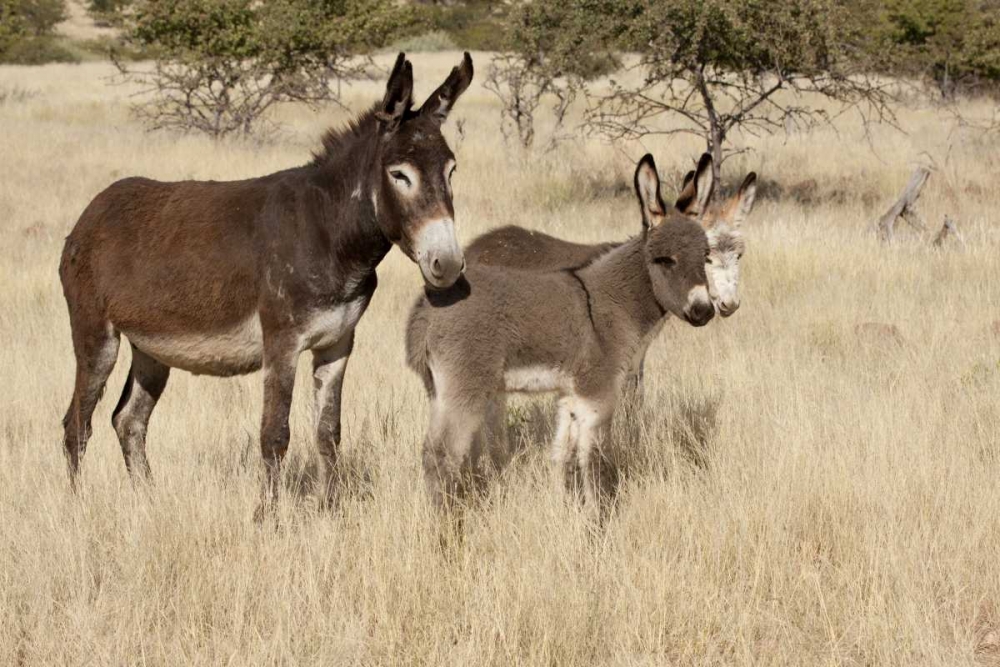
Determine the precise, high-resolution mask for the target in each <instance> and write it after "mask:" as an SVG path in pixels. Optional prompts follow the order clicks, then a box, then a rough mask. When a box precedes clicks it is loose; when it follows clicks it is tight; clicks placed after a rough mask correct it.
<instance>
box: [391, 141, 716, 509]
mask: <svg viewBox="0 0 1000 667" xmlns="http://www.w3.org/2000/svg"><path fill="white" fill-rule="evenodd" d="M635 190H636V193H637V195H638V197H639V204H640V208H641V210H642V225H643V231H642V233H641V234H639V235H638V236H636V237H634V238H632V239H630V240H628V241H626V242H625V243H622V244H621V245H619V246H617V247H615V248H613V249H611V250H609V251H608V252H607V253H605V254H603V255H601V256H599V257H597V258H595V259H593V260H592V261H591V262H590V263H588V264H586V265H584V266H581V267H575V268H568V269H565V270H561V271H559V270H557V271H550V272H544V271H524V270H519V269H513V268H508V267H492V266H471V265H470V267H469V269H468V271H467V272H466V276H465V278H464V279H462V280H459V281H458V282H457V283H456V284H455V285H454V286H453V287H451V288H449V289H447V290H443V291H433V290H426V291H425V295H424V296H423V297H421V298H420V299H419V300H418V302H417V304H416V305H415V306H414V308H413V311H412V312H411V314H410V320H409V324H408V328H407V335H406V347H407V361H408V364H409V365H410V367H411V368H412V369H413V370H415V371H416V372H417V373H418V374H419V375H420V376H421V378H422V379H423V381H424V384H425V387H426V389H427V392H428V395H429V398H430V400H431V418H430V426H429V427H428V431H427V437H426V440H425V442H424V472H425V476H426V479H427V483H428V488H429V490H430V492H431V495H432V497H433V499H434V500H435V502H436V503H437V504H438V505H443V504H447V501H448V499H449V498H451V497H453V496H454V495H456V494H457V495H461V494H462V493H463V492H464V490H465V483H466V480H465V477H466V476H467V475H468V474H469V473H470V472H472V471H473V470H474V469H475V467H476V459H477V458H478V457H479V455H480V453H481V451H480V450H481V448H482V446H483V445H484V443H483V442H482V440H483V438H484V428H485V427H486V426H488V425H489V424H488V421H489V420H488V415H489V414H490V413H495V412H496V411H497V407H498V406H500V407H502V401H503V396H504V394H505V393H508V392H547V391H555V392H558V393H559V394H561V398H560V401H559V423H558V428H557V434H556V438H555V442H554V443H553V450H554V451H553V456H554V458H555V460H556V462H557V463H558V464H559V465H560V466H561V467H562V469H563V471H564V473H565V474H566V475H567V480H568V481H571V480H573V479H581V478H582V481H583V485H584V491H585V494H586V497H587V498H588V500H589V501H591V502H593V503H594V506H595V507H600V505H601V503H600V502H599V497H600V491H601V489H600V484H599V483H598V481H597V473H598V472H599V471H598V466H599V460H600V451H599V450H600V447H601V443H602V441H603V440H604V439H605V437H606V436H607V432H608V427H609V425H610V421H611V417H612V414H613V412H614V410H615V407H616V404H617V402H618V399H619V397H620V394H621V392H622V390H623V384H624V382H625V378H626V375H627V374H628V370H629V368H631V367H632V364H633V360H634V359H635V358H636V356H637V355H638V354H641V352H642V350H643V349H644V348H645V346H646V345H648V342H649V339H650V333H651V332H652V331H654V330H655V329H656V328H658V327H659V326H660V323H661V322H662V321H663V319H664V318H665V317H666V316H667V315H669V314H673V315H676V316H678V317H681V318H683V319H684V320H685V321H687V322H689V323H690V324H693V325H695V326H702V325H704V324H706V323H708V321H709V320H711V319H712V316H713V315H714V314H715V309H714V308H713V306H712V302H711V299H710V297H709V293H708V279H707V278H706V274H705V262H706V258H707V256H708V241H707V239H706V237H705V232H704V230H702V228H701V227H700V226H698V224H697V223H695V222H693V221H691V220H689V219H687V218H686V217H684V216H681V215H677V214H674V215H670V214H668V209H667V208H666V206H665V205H664V203H663V200H662V199H661V197H660V181H659V177H658V176H657V174H656V166H655V164H654V162H653V158H652V156H650V155H646V156H645V157H644V158H643V159H642V160H641V161H640V162H639V165H638V167H637V169H636V172H635Z"/></svg>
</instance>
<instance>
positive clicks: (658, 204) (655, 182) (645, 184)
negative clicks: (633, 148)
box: [634, 153, 666, 229]
mask: <svg viewBox="0 0 1000 667" xmlns="http://www.w3.org/2000/svg"><path fill="white" fill-rule="evenodd" d="M634 185H635V194H636V196H637V197H638V198H639V209H640V210H641V211H642V226H643V228H644V229H648V228H650V227H652V226H653V225H654V224H656V222H657V221H658V220H660V219H662V218H663V216H665V215H666V207H665V206H664V205H663V199H662V197H661V196H660V175H659V174H658V173H657V171H656V161H655V160H653V156H652V155H651V154H649V153H646V154H645V155H643V156H642V159H641V160H639V164H638V165H636V168H635V179H634Z"/></svg>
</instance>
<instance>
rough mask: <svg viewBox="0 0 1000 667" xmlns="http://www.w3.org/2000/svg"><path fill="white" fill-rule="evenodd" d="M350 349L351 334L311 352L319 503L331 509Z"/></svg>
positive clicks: (352, 338)
mask: <svg viewBox="0 0 1000 667" xmlns="http://www.w3.org/2000/svg"><path fill="white" fill-rule="evenodd" d="M353 349H354V331H353V330H352V331H351V332H350V333H348V334H347V335H346V336H344V338H343V339H342V340H340V341H339V342H338V343H336V344H335V345H333V346H331V347H329V348H327V349H325V350H316V351H314V352H313V386H314V387H315V389H316V448H317V450H319V486H318V490H319V492H320V494H321V495H320V502H322V503H325V504H326V505H327V506H332V505H333V501H334V494H335V491H336V489H335V487H336V483H335V480H334V468H335V467H336V465H337V454H338V450H339V449H340V404H341V391H342V389H343V387H344V371H346V370H347V359H348V358H349V357H350V356H351V350H353Z"/></svg>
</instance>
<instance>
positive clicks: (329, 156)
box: [310, 122, 392, 274]
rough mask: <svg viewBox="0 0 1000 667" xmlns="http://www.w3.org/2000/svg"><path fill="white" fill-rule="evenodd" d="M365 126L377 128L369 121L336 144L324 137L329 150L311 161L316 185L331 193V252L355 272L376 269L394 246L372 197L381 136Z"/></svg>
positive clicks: (326, 221)
mask: <svg viewBox="0 0 1000 667" xmlns="http://www.w3.org/2000/svg"><path fill="white" fill-rule="evenodd" d="M369 126H372V127H370V128H369ZM366 128H369V129H371V130H372V131H374V127H373V124H372V123H367V122H366V123H364V124H363V125H361V126H360V127H352V128H351V130H352V134H351V135H350V136H349V137H348V138H347V139H343V138H342V139H340V140H339V141H338V142H337V143H336V144H334V143H333V141H334V140H332V139H330V138H329V137H327V138H324V153H323V154H322V155H320V156H317V158H316V160H314V162H313V163H312V164H311V165H310V167H311V169H312V170H313V174H314V183H315V184H316V185H318V186H319V187H320V188H321V189H322V190H324V191H325V192H326V194H327V196H328V197H329V202H330V205H329V206H328V207H326V210H325V215H324V219H323V220H322V221H321V224H322V226H323V227H324V231H325V232H326V233H327V234H328V235H329V240H330V250H331V251H332V253H333V254H334V255H335V257H336V259H337V260H338V261H339V263H340V265H341V266H343V267H344V268H347V269H350V272H351V273H352V274H362V273H371V272H373V271H374V270H375V267H376V266H377V265H378V264H379V262H381V261H382V259H383V258H384V257H385V256H386V254H387V253H388V252H389V250H390V249H391V248H392V243H391V241H389V239H388V238H386V236H385V233H384V232H383V231H382V229H381V227H380V226H379V224H378V219H377V215H378V212H377V210H376V205H375V203H374V201H373V192H374V189H375V186H376V184H377V180H376V179H377V176H378V170H377V169H376V164H375V162H376V160H377V157H378V138H377V137H376V136H374V135H373V134H370V133H364V132H363V131H364V130H365V129H366Z"/></svg>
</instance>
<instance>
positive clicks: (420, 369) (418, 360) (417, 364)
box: [406, 295, 434, 397]
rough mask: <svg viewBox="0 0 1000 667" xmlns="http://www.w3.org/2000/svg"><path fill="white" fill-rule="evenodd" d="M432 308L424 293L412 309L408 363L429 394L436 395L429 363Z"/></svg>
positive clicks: (407, 353)
mask: <svg viewBox="0 0 1000 667" xmlns="http://www.w3.org/2000/svg"><path fill="white" fill-rule="evenodd" d="M431 312H432V311H431V309H430V306H429V304H428V303H427V299H426V297H424V296H423V295H421V296H420V298H419V299H417V302H416V303H415V304H413V308H411V309H410V319H409V320H408V321H407V323H406V365H407V366H409V367H410V369H411V370H412V371H413V372H414V373H416V374H417V375H419V376H420V379H421V380H422V381H423V383H424V389H426V390H427V395H428V396H432V397H433V396H434V376H433V375H431V367H430V364H429V363H428V357H429V355H428V352H427V331H428V329H430V325H431Z"/></svg>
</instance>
